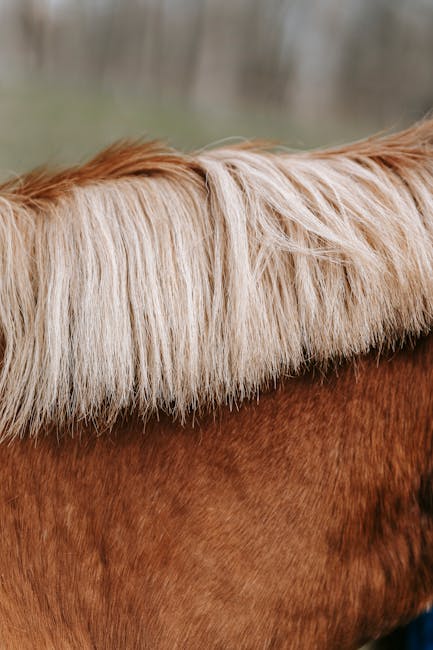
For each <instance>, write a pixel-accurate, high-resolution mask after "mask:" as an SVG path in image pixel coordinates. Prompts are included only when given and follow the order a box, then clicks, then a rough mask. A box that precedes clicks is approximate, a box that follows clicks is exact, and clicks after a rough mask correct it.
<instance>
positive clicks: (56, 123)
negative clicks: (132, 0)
mask: <svg viewBox="0 0 433 650" xmlns="http://www.w3.org/2000/svg"><path fill="white" fill-rule="evenodd" d="M377 127H378V125H377V124H376V125H371V124H367V125H366V124H353V123H351V124H347V123H336V124H324V123H323V122H321V121H320V119H318V120H314V121H312V120H310V121H309V122H308V121H307V122H305V123H299V122H296V121H294V120H293V119H291V118H290V116H289V115H288V114H283V113H282V112H275V111H270V110H268V111H265V110H262V111H261V112H260V111H254V112H252V111H227V110H218V109H217V108H214V109H212V110H202V111H197V110H191V109H189V108H188V107H186V106H182V105H179V104H176V102H174V101H169V100H167V101H165V102H164V103H160V104H159V105H155V104H154V103H152V102H151V101H149V100H148V99H146V97H143V96H128V95H123V94H121V93H120V92H119V93H117V94H110V93H108V92H101V91H100V90H99V91H98V90H92V89H89V88H86V89H84V88H72V87H69V86H68V87H66V86H64V87H59V86H54V85H47V84H44V83H36V82H32V83H27V84H26V85H24V84H22V85H18V86H17V85H16V86H10V87H2V88H1V87H0V176H1V177H2V178H4V177H6V176H10V175H11V174H16V173H21V172H23V171H25V170H28V169H30V168H32V167H35V166H38V165H41V164H44V163H48V164H49V165H54V164H70V163H76V162H80V161H82V160H84V159H86V158H88V157H89V156H91V155H92V154H94V153H95V152H96V151H97V150H98V149H99V148H101V147H103V146H106V145H108V144H110V143H112V142H113V141H115V140H117V139H120V138H140V137H152V138H155V137H158V138H163V139H166V140H168V141H169V143H170V144H172V145H174V146H177V147H180V148H181V149H191V148H196V147H203V146H206V145H208V144H210V143H216V142H218V141H221V140H224V139H226V138H232V137H233V138H236V137H238V138H254V137H256V138H266V139H272V140H277V141H279V142H282V143H283V144H285V145H288V146H290V147H295V148H305V147H310V146H318V145H322V144H334V143H337V142H342V141H344V140H346V139H352V138H357V137H360V136H362V135H366V134H368V132H369V131H371V130H372V129H373V130H374V129H375V128H377Z"/></svg>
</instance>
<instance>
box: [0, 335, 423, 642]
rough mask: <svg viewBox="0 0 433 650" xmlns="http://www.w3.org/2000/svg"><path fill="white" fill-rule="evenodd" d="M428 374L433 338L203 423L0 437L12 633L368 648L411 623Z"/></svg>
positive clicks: (418, 596)
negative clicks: (83, 434)
mask: <svg viewBox="0 0 433 650" xmlns="http://www.w3.org/2000/svg"><path fill="white" fill-rule="evenodd" d="M432 385H433V338H432V337H430V338H428V339H426V340H425V341H423V342H421V343H419V344H418V346H417V347H416V348H415V349H414V350H409V349H406V350H404V351H401V352H398V353H396V354H395V355H394V356H393V357H392V358H389V359H383V360H382V361H381V362H380V363H379V365H377V362H376V359H375V357H374V356H371V357H369V358H366V359H362V360H358V362H357V363H356V365H350V366H347V367H344V368H341V369H340V370H339V371H338V373H332V374H330V375H329V376H327V377H325V378H323V379H322V378H321V377H320V376H319V377H317V376H316V377H312V376H311V375H309V376H305V377H302V378H298V379H293V380H288V381H287V382H286V385H285V387H283V388H281V387H280V388H278V390H276V391H274V392H271V393H268V394H266V395H263V396H262V397H261V399H260V402H259V403H258V404H257V403H250V404H247V405H244V406H243V407H242V408H241V409H240V411H233V412H231V413H230V412H229V411H228V410H221V411H219V412H218V414H217V416H216V417H215V418H213V417H209V418H207V419H206V420H202V421H198V422H196V423H195V425H194V427H191V426H189V425H188V426H186V427H185V428H181V427H180V426H178V425H173V424H171V423H169V422H168V421H166V420H162V421H160V422H153V423H151V424H149V425H148V428H147V431H146V435H141V428H142V425H139V424H137V423H135V424H130V425H128V426H123V428H122V430H120V429H119V431H118V432H117V435H116V436H102V437H100V438H98V439H95V438H94V437H92V438H90V439H89V438H86V439H85V440H84V439H83V440H81V441H79V440H77V439H73V440H70V439H68V440H63V441H61V442H60V443H57V442H56V441H55V439H54V438H52V437H51V438H45V439H40V440H39V441H38V442H37V444H36V445H35V444H34V442H32V441H29V440H25V441H21V442H19V441H15V442H14V443H12V444H11V445H10V446H6V445H2V446H0V484H1V485H2V488H3V493H2V494H3V498H2V502H1V503H2V509H1V513H0V521H1V529H2V535H1V538H2V552H1V554H0V575H1V580H0V620H1V621H2V625H1V626H0V645H2V646H4V647H11V648H15V647H16V648H18V647H19V648H33V647H62V648H63V647H71V648H76V647H83V648H84V647H98V648H99V647H104V648H119V647H128V648H133V647H134V648H135V647H137V648H138V647H139V648H159V649H161V650H164V649H167V650H168V649H169V648H170V649H171V648H173V647H179V648H186V647H188V648H200V647H206V648H215V649H216V648H223V647H224V648H259V647H260V648H261V647H263V648H264V647H268V648H270V647H285V648H286V647H293V648H312V647H321V648H323V649H325V648H335V647H339V648H353V647H356V643H361V642H362V641H363V638H364V637H365V638H367V637H371V636H374V635H378V634H380V633H381V632H383V631H385V630H386V629H388V628H390V627H392V626H394V625H396V624H397V623H399V622H401V621H402V620H404V619H405V618H407V617H410V616H413V615H414V614H415V613H416V612H417V611H418V609H420V608H421V607H422V606H423V605H425V604H426V603H427V601H428V600H429V599H430V598H431V597H432V595H433V571H432V568H433V567H432V566H431V560H429V557H430V558H431V553H430V549H431V547H432V544H433V525H432V506H433V499H432V481H431V477H432V474H431V471H432V460H431V459H432V453H431V452H432V449H431V448H432V435H431V431H432V424H431V423H432V421H433V404H432V400H431V399H430V390H431V386H432ZM125 429H128V430H125ZM29 612H30V613H31V616H29Z"/></svg>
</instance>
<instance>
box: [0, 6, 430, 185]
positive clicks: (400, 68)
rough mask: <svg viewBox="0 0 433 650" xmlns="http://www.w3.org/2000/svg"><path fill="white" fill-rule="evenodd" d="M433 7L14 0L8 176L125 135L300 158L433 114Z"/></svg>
mask: <svg viewBox="0 0 433 650" xmlns="http://www.w3.org/2000/svg"><path fill="white" fill-rule="evenodd" d="M432 72H433V0H121V1H120V0H0V175H1V176H5V175H8V174H10V173H18V172H21V171H23V170H24V169H26V168H29V167H32V166H34V165H37V164H41V163H43V162H49V163H56V162H65V163H68V162H76V161H79V160H82V159H83V158H85V157H87V156H88V155H91V154H92V153H93V152H94V151H95V149H97V148H98V147H100V146H102V145H106V144H108V143H110V142H112V141H113V140H115V139H117V138H120V137H125V136H133V137H140V136H145V135H149V136H153V137H154V136H162V137H165V138H168V140H169V141H170V143H171V144H174V145H176V146H178V147H181V148H193V147H200V146H204V145H206V144H209V143H212V142H216V141H219V140H221V139H224V138H227V137H232V136H233V137H241V138H242V137H252V136H255V137H265V138H273V139H278V140H280V141H283V142H284V144H287V145H289V146H292V147H296V148H303V147H308V146H317V145H325V144H334V143H338V142H341V141H342V140H347V139H353V138H358V137H360V136H363V135H367V134H368V133H370V132H371V131H376V130H378V129H383V128H390V127H397V126H402V125H404V124H406V123H408V122H410V121H412V120H415V119H417V118H419V117H421V116H423V115H425V114H426V113H427V112H428V111H430V109H431V108H432V107H433V74H432Z"/></svg>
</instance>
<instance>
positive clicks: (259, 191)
mask: <svg viewBox="0 0 433 650" xmlns="http://www.w3.org/2000/svg"><path fill="white" fill-rule="evenodd" d="M0 214H1V220H0V332H1V336H2V352H3V360H2V365H1V368H0V431H1V432H3V433H2V437H3V438H6V437H13V436H17V435H22V434H23V433H24V432H25V431H28V432H29V433H30V434H36V433H37V432H38V431H40V429H41V428H42V427H45V426H46V425H47V424H50V423H54V424H55V425H56V426H58V427H62V426H64V425H66V424H68V423H71V422H74V421H77V420H83V419H84V420H86V421H102V420H103V421H104V422H106V423H108V424H109V423H112V422H114V421H115V419H116V418H117V417H118V416H119V414H120V413H122V412H125V411H128V410H136V411H137V412H138V413H140V415H142V416H143V417H147V416H149V414H152V413H156V412H158V411H160V410H162V411H165V412H168V413H170V414H172V415H173V416H175V417H179V418H180V419H181V420H182V419H183V418H185V416H186V415H187V414H188V413H189V412H191V411H194V410H195V409H200V408H201V409H202V408H206V409H207V408H209V407H210V408H212V407H214V406H215V405H218V404H222V403H227V402H228V403H230V404H232V403H233V402H240V401H241V400H243V399H244V398H248V397H251V396H253V395H256V394H257V392H258V390H259V389H260V388H262V387H263V386H264V385H267V384H268V383H269V382H272V381H274V380H275V379H276V378H278V377H280V376H281V375H283V374H296V373H299V372H301V371H302V370H303V369H304V368H305V367H306V365H309V364H312V363H314V364H319V365H326V364H327V363H329V362H330V361H331V360H333V359H342V358H349V357H352V356H354V355H358V354H361V353H365V352H367V351H368V350H370V349H371V348H382V347H384V346H393V345H395V344H396V343H397V342H401V341H402V340H404V339H405V338H406V337H408V336H411V337H412V336H418V335H420V334H421V333H423V332H426V331H428V330H429V329H430V328H431V326H432V324H433V120H432V121H424V122H421V123H420V124H418V125H415V126H414V127H412V128H410V129H408V130H406V131H403V132H401V133H397V134H393V135H387V136H383V135H381V136H378V137H375V138H370V139H368V140H365V141H362V142H358V143H355V144H352V145H348V146H345V147H341V148H336V149H332V150H326V151H313V152H294V153H289V152H286V151H284V150H279V151H276V150H272V149H269V150H268V149H266V148H264V147H263V146H254V145H250V146H234V147H224V148H219V149H215V150H209V151H202V152H198V153H195V154H191V155H185V154H180V153H178V152H176V151H173V150H171V149H168V148H167V147H164V146H163V145H161V144H159V143H155V142H151V143H144V144H128V143H120V144H118V145H115V146H113V147H110V148H109V149H107V150H105V151H104V152H102V153H100V154H99V155H98V156H97V157H96V158H94V159H93V160H92V161H90V162H89V163H87V164H85V165H83V166H80V167H73V168H70V169H67V170H64V171H60V172H56V173H50V172H48V171H46V170H37V171H35V172H32V173H30V174H28V175H25V176H22V177H20V178H18V179H14V180H11V181H8V182H6V183H4V184H3V185H2V186H0Z"/></svg>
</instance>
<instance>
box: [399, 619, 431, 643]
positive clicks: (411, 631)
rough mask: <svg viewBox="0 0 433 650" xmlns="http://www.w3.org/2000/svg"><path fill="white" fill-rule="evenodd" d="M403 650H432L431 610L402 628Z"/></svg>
mask: <svg viewBox="0 0 433 650" xmlns="http://www.w3.org/2000/svg"><path fill="white" fill-rule="evenodd" d="M404 636H405V645H404V648H405V650H433V610H429V611H428V612H426V613H425V614H422V615H421V616H419V617H418V618H417V619H415V620H414V621H413V622H412V623H409V625H408V626H407V627H406V628H404Z"/></svg>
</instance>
